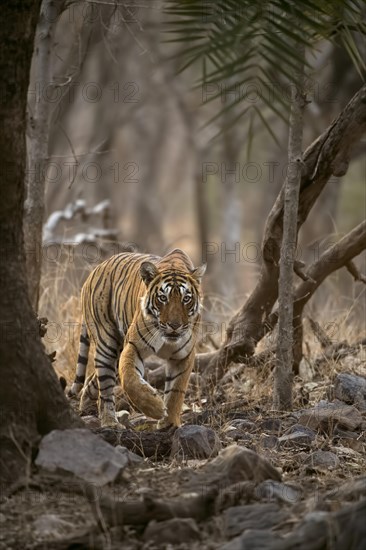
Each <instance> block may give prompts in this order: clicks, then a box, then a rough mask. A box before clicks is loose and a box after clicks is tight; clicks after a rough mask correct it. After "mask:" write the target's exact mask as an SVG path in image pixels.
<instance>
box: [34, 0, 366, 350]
mask: <svg viewBox="0 0 366 550" xmlns="http://www.w3.org/2000/svg"><path fill="white" fill-rule="evenodd" d="M143 4H145V5H142V3H141V5H140V3H136V5H132V4H131V6H130V7H126V6H119V8H118V9H115V8H114V7H110V6H109V5H108V3H105V4H98V3H76V4H71V6H70V7H69V8H68V9H67V10H66V11H64V12H63V14H62V16H61V19H60V21H59V23H58V26H57V33H56V41H55V45H54V49H53V52H52V57H53V81H52V83H51V84H50V86H49V87H48V88H47V90H39V89H37V82H35V80H34V75H33V76H32V82H31V85H30V92H29V108H30V109H32V105H34V102H35V101H36V100H37V94H38V93H46V94H47V97H48V100H49V101H50V102H51V103H52V109H51V110H52V114H51V128H50V139H49V162H48V166H47V176H46V209H47V212H46V220H45V228H44V250H43V276H42V293H41V301H40V315H46V316H48V317H49V319H50V321H51V323H52V322H53V321H54V322H55V323H56V321H57V322H59V321H60V319H63V321H62V322H70V323H71V322H72V319H73V318H74V317H75V309H74V308H73V305H72V304H73V303H74V302H75V304H77V303H78V302H77V300H78V298H77V297H78V295H79V292H80V288H81V285H82V283H83V280H84V279H85V277H86V275H87V274H88V273H89V272H90V270H91V269H92V268H93V267H94V266H95V265H96V264H98V263H100V261H102V260H103V259H104V258H107V257H108V256H110V255H112V254H115V253H117V252H119V251H123V250H125V249H127V250H134V249H137V250H138V251H142V252H151V253H154V254H158V255H163V254H164V253H166V252H168V251H169V250H170V249H172V248H174V247H180V248H182V249H184V250H185V251H186V252H188V253H189V254H190V255H191V257H192V259H193V261H194V263H195V264H199V263H201V262H202V261H205V262H207V263H208V272H207V277H206V280H205V295H206V309H205V315H206V318H207V319H216V320H218V321H219V322H220V323H221V322H222V323H225V321H226V320H227V319H228V318H230V316H231V315H232V313H233V312H234V311H235V310H236V309H237V308H238V307H239V306H240V305H242V304H243V303H244V301H245V299H246V297H247V296H248V294H249V293H250V291H251V290H252V289H253V287H254V285H255V283H256V280H257V276H258V271H259V267H258V266H259V264H260V260H261V253H260V244H261V239H262V232H263V228H264V224H265V220H266V217H267V215H268V213H269V211H270V209H271V206H272V204H273V202H274V200H275V198H276V196H277V193H278V191H279V189H280V187H281V185H282V183H283V181H284V175H285V173H286V164H287V140H288V128H287V124H286V123H285V122H284V121H283V120H281V118H280V117H278V116H276V115H275V114H274V113H273V112H272V111H270V110H269V108H268V102H270V101H271V94H272V91H273V90H272V87H273V86H274V85H275V74H276V73H275V68H274V83H267V85H263V86H262V87H258V84H257V83H256V84H254V83H253V82H250V81H248V82H244V84H243V83H241V84H240V85H239V84H238V83H237V82H236V81H235V80H230V79H228V80H227V81H223V82H221V83H218V84H217V85H216V84H215V85H212V84H210V85H207V86H206V85H203V86H202V85H201V86H197V85H196V86H195V84H196V83H197V81H198V79H199V78H201V77H202V66H201V65H197V66H196V65H191V66H190V67H189V68H188V69H187V70H185V71H183V72H180V73H178V68H179V67H180V66H181V60H180V58H179V56H177V53H178V52H179V51H181V50H182V44H178V45H177V44H175V43H170V42H166V41H165V38H166V33H165V30H166V22H167V16H166V15H165V14H164V11H163V9H162V4H161V3H160V2H145V3H143ZM185 47H187V48H188V47H189V43H188V42H187V43H186V46H185ZM279 62H280V61H279ZM311 64H312V67H313V73H312V74H309V75H308V82H307V93H308V96H309V97H310V99H311V100H312V101H311V103H310V104H309V105H308V107H307V110H306V117H305V134H304V150H305V148H306V147H307V146H308V145H309V144H310V143H311V142H312V141H313V140H314V139H315V138H316V137H317V136H318V135H319V134H320V133H322V132H323V131H324V130H325V129H326V128H327V126H328V125H329V124H330V122H331V121H332V119H333V118H334V117H335V116H336V115H337V114H338V113H339V111H340V110H341V109H342V108H343V107H344V106H345V105H346V104H347V103H348V101H349V100H350V98H351V97H352V95H353V94H354V93H355V92H356V91H357V90H358V89H359V88H360V86H361V85H362V81H361V78H360V76H359V75H358V73H357V72H356V70H355V68H354V66H353V65H352V63H351V61H350V60H349V57H348V56H347V54H346V53H345V52H344V50H342V49H341V48H340V47H338V46H336V45H332V44H329V43H324V44H323V43H320V44H318V47H317V50H316V53H315V54H314V53H313V54H312V58H311ZM281 93H285V92H284V90H282V91H281ZM287 93H288V94H289V91H287ZM214 96H217V97H215V99H212V98H213V97H214ZM239 96H240V97H242V98H243V101H241V102H240V104H235V105H234V106H232V108H231V109H228V110H226V111H225V107H226V106H228V105H229V104H230V103H236V100H237V99H238V97H239ZM246 107H250V109H248V110H247V111H246V113H245V116H243V114H242V113H243V111H244V110H245V108H246ZM254 108H255V109H256V111H255V112H256V115H258V112H259V114H260V115H262V116H263V120H262V118H261V116H255V117H254V116H252V114H253V113H254V111H253V109H254ZM220 112H222V114H221V116H217V115H218V114H219V113H220ZM365 182H366V155H365V141H363V142H362V143H361V144H360V146H359V147H358V148H357V150H355V151H354V152H353V157H352V160H351V164H350V169H349V171H348V173H347V174H346V176H344V177H343V178H333V179H332V180H331V181H330V182H329V183H328V184H327V187H326V188H325V191H324V192H323V195H322V196H321V198H320V200H319V201H318V203H317V205H316V207H315V208H314V209H313V211H312V213H311V215H310V217H309V219H308V221H307V223H306V224H305V225H304V227H303V228H302V230H301V233H300V240H299V250H298V256H299V258H301V259H302V260H303V261H305V262H306V263H307V264H308V263H310V262H312V261H314V260H315V259H317V258H318V257H319V255H320V254H321V253H322V252H323V251H324V250H325V249H326V248H327V246H328V245H329V244H330V243H332V242H334V241H335V240H337V239H338V238H339V236H341V235H342V234H344V233H345V232H347V231H349V230H350V229H352V228H353V227H354V226H355V225H357V224H358V223H359V222H360V221H361V220H362V219H363V218H364V217H365V211H366V185H365ZM356 263H357V265H358V266H359V267H360V269H361V270H362V271H363V272H365V271H366V259H365V255H363V256H360V257H359V258H357V260H356ZM70 300H71V302H70ZM72 300H74V302H72ZM75 304H74V305H75ZM77 307H78V306H77V305H75V308H76V310H77ZM309 309H310V311H311V312H313V313H315V314H316V316H317V319H318V320H319V321H322V320H323V323H324V324H326V323H328V324H329V325H331V324H332V323H335V322H336V320H339V319H341V320H342V324H340V325H339V324H338V325H337V327H338V328H337V330H340V328H339V327H342V330H344V327H345V324H350V323H353V322H356V329H355V330H356V331H358V332H362V330H364V328H365V290H364V286H363V285H362V284H360V283H354V281H353V280H352V278H351V276H350V275H349V273H347V272H346V271H345V270H340V271H338V272H336V273H335V274H334V275H333V276H332V277H329V278H328V279H327V280H326V282H325V283H324V284H323V285H322V286H321V288H320V289H319V291H318V292H317V293H316V295H315V297H314V299H313V300H312V302H311V303H310V305H309ZM65 319H66V321H65ZM55 326H56V325H55ZM55 331H56V332H55V336H52V328H51V330H50V332H49V338H50V342H51V343H52V338H55V339H56V338H57V327H56V329H55ZM334 336H337V337H338V336H339V335H338V334H337V335H336V334H334ZM216 340H217V341H219V340H220V335H219V334H218V335H217V339H216Z"/></svg>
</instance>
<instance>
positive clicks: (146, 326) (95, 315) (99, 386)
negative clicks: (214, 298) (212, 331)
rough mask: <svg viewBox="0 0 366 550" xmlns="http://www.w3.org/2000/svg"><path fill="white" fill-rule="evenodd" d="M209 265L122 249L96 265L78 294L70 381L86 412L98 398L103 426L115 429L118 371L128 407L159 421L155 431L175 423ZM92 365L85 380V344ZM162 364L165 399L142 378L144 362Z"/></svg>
mask: <svg viewBox="0 0 366 550" xmlns="http://www.w3.org/2000/svg"><path fill="white" fill-rule="evenodd" d="M205 270H206V264H202V265H200V266H199V267H196V268H195V267H194V266H193V263H192V261H191V259H190V258H189V256H188V255H187V254H186V253H185V252H183V251H182V250H180V249H174V250H172V251H171V252H169V253H168V254H166V255H165V256H163V257H159V256H154V255H151V254H141V253H121V254H117V255H115V256H112V257H111V258H109V259H107V260H106V261H104V262H103V263H101V264H99V265H98V266H97V267H96V268H95V269H94V270H93V271H92V272H91V273H90V275H89V277H88V278H87V280H86V281H85V283H84V285H83V287H82V291H81V303H82V324H81V331H80V344H79V355H78V359H77V366H76V376H75V380H74V382H73V384H72V386H71V389H70V391H69V396H70V397H71V396H76V395H79V394H80V396H81V397H80V405H79V409H80V411H81V412H85V411H86V410H88V409H90V406H91V405H95V404H96V402H98V413H99V418H100V422H101V426H102V427H109V426H110V427H117V426H119V427H120V424H119V422H118V419H117V417H116V411H115V401H114V388H115V386H116V375H117V372H118V374H119V379H120V384H121V386H122V389H123V391H124V393H125V394H126V396H127V398H128V400H129V401H130V402H131V403H132V405H133V406H134V407H135V408H137V409H138V410H140V411H141V412H142V413H144V414H145V415H146V416H148V417H151V418H153V419H156V420H159V422H158V428H163V427H167V426H175V427H178V426H180V415H181V410H182V406H183V401H184V396H185V392H186V389H187V386H188V381H189V377H190V374H191V371H192V368H193V365H194V359H195V345H196V340H197V334H198V330H199V327H200V320H201V308H202V300H203V296H202V292H201V280H202V277H203V275H204V273H205ZM91 341H93V343H94V344H95V356H94V359H95V370H94V372H93V373H92V374H91V375H90V376H89V377H88V378H87V380H85V374H86V368H87V363H88V355H89V347H90V342H91ZM151 354H155V355H157V356H158V357H161V358H163V359H165V360H166V361H167V363H166V378H165V387H164V398H163V399H162V398H161V397H160V396H159V395H158V392H157V390H155V389H154V388H153V387H152V386H150V384H149V383H148V382H147V381H146V380H145V379H144V361H145V360H146V358H147V357H149V356H150V355H151Z"/></svg>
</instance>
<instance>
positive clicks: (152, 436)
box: [93, 428, 175, 460]
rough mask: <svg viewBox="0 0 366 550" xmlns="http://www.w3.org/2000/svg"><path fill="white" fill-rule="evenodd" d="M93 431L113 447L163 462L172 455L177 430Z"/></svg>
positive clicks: (99, 429)
mask: <svg viewBox="0 0 366 550" xmlns="http://www.w3.org/2000/svg"><path fill="white" fill-rule="evenodd" d="M93 431H94V432H95V433H97V434H98V435H100V436H101V437H102V438H103V439H104V440H105V441H108V443H110V444H111V445H123V446H124V447H127V449H129V450H130V451H132V452H134V453H136V454H138V455H139V456H143V457H148V458H150V457H154V459H155V460H162V459H163V458H165V457H167V456H169V454H170V451H171V448H172V439H173V434H174V431H175V429H174V428H171V429H170V430H167V431H165V430H158V431H154V432H147V431H141V432H137V431H134V430H115V429H113V428H97V429H95V430H93Z"/></svg>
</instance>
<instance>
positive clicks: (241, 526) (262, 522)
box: [224, 503, 288, 537]
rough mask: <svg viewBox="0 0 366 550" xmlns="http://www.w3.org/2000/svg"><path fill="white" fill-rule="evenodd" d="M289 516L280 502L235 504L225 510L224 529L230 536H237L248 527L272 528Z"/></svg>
mask: <svg viewBox="0 0 366 550" xmlns="http://www.w3.org/2000/svg"><path fill="white" fill-rule="evenodd" d="M287 516H288V514H287V512H285V511H284V510H281V508H280V506H279V505H278V504H272V503H270V504H248V505H247V506H234V507H233V508H228V509H227V510H225V512H224V529H225V534H226V536H228V537H236V536H237V535H240V534H242V533H243V531H245V530H246V529H271V528H272V527H274V526H275V525H277V524H278V523H280V522H282V521H283V520H284V519H285V518H286V517H287Z"/></svg>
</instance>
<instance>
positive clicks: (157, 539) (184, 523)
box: [143, 518, 201, 544]
mask: <svg viewBox="0 0 366 550" xmlns="http://www.w3.org/2000/svg"><path fill="white" fill-rule="evenodd" d="M143 538H144V540H145V541H147V542H152V543H157V544H164V543H165V544H177V543H182V542H190V541H197V540H200V538H201V534H200V530H199V529H198V526H197V523H196V522H195V520H194V519H192V518H173V519H168V520H166V521H159V522H157V521H150V523H149V524H148V526H147V527H146V529H145V532H144V536H143Z"/></svg>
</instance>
